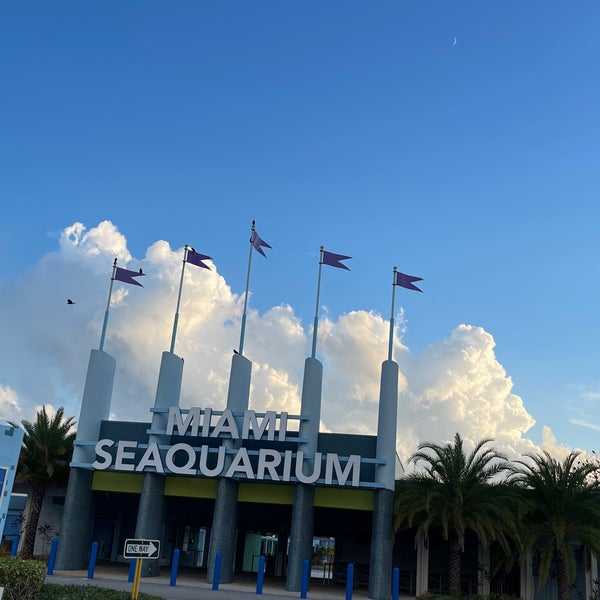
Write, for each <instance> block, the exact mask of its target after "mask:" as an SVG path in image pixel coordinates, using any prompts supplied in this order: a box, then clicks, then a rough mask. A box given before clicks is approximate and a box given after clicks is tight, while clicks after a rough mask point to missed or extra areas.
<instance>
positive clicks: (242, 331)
mask: <svg viewBox="0 0 600 600" xmlns="http://www.w3.org/2000/svg"><path fill="white" fill-rule="evenodd" d="M255 229H256V221H252V231H251V233H250V254H249V255H248V273H247V275H246V293H245V294H244V312H243V313H242V330H241V332H240V347H239V349H238V351H239V353H240V354H243V353H244V335H245V333H246V309H247V308H248V289H249V287H250V265H252V237H253V236H252V233H254V231H255Z"/></svg>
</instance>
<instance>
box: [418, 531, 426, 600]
mask: <svg viewBox="0 0 600 600" xmlns="http://www.w3.org/2000/svg"><path fill="white" fill-rule="evenodd" d="M428 590H429V540H428V538H427V536H426V535H423V534H422V533H419V534H417V581H416V590H415V591H416V596H417V598H418V597H419V596H421V595H422V594H424V593H425V592H427V591H428Z"/></svg>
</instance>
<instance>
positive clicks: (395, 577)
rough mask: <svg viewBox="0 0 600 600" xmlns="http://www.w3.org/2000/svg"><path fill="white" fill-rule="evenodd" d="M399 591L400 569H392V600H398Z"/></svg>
mask: <svg viewBox="0 0 600 600" xmlns="http://www.w3.org/2000/svg"><path fill="white" fill-rule="evenodd" d="M399 590H400V569H399V568H398V567H394V568H393V569H392V600H398V593H399Z"/></svg>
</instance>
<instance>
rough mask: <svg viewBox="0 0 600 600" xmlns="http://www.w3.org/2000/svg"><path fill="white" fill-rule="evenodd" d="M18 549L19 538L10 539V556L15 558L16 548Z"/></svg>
mask: <svg viewBox="0 0 600 600" xmlns="http://www.w3.org/2000/svg"><path fill="white" fill-rule="evenodd" d="M18 547H19V538H18V537H14V538H13V539H12V542H11V544H10V555H11V556H16V555H17V548H18Z"/></svg>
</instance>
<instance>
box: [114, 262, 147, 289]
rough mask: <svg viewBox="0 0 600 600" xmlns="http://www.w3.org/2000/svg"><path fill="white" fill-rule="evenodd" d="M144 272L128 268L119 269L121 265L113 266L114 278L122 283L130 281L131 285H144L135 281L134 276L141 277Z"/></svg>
mask: <svg viewBox="0 0 600 600" xmlns="http://www.w3.org/2000/svg"><path fill="white" fill-rule="evenodd" d="M144 275H145V273H142V270H141V269H140V270H139V271H129V270H128V269H121V267H115V277H114V278H115V279H117V280H118V281H122V282H123V283H130V284H131V285H139V286H140V287H144V286H143V285H142V284H141V283H140V282H139V281H136V280H135V279H134V277H143V276H144Z"/></svg>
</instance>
